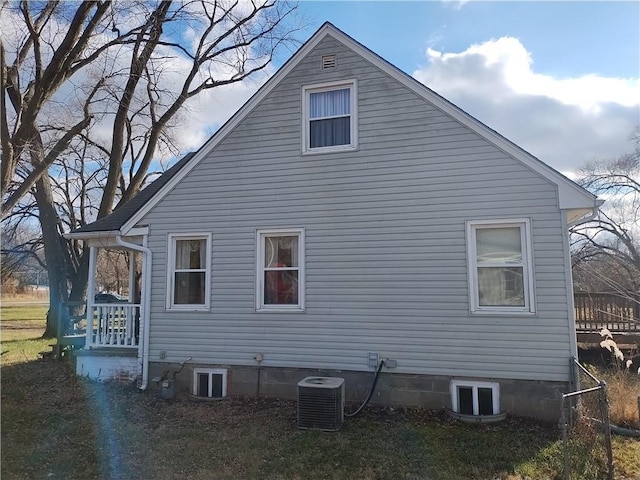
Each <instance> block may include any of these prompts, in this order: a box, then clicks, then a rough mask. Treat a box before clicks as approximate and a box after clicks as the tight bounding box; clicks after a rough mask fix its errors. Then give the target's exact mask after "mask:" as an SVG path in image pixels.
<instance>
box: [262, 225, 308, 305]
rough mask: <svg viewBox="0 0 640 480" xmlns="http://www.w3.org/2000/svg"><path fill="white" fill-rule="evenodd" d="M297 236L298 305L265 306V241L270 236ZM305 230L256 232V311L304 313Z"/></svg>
mask: <svg viewBox="0 0 640 480" xmlns="http://www.w3.org/2000/svg"><path fill="white" fill-rule="evenodd" d="M274 235H296V236H297V237H298V304H297V305H265V303H264V241H265V238H266V237H268V236H274ZM304 254H305V239H304V228H270V229H259V230H256V311H258V312H303V311H304V300H305V296H304V286H305V256H304Z"/></svg>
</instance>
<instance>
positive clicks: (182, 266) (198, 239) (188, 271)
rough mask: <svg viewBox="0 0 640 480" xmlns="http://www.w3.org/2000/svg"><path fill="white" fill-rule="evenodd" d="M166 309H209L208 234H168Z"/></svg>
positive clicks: (209, 243)
mask: <svg viewBox="0 0 640 480" xmlns="http://www.w3.org/2000/svg"><path fill="white" fill-rule="evenodd" d="M168 250H169V255H168V259H169V268H168V269H167V270H168V279H167V308H168V309H183V310H204V309H208V308H209V285H210V283H211V282H210V264H211V235H210V234H171V235H169V249H168Z"/></svg>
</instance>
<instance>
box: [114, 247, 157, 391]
mask: <svg viewBox="0 0 640 480" xmlns="http://www.w3.org/2000/svg"><path fill="white" fill-rule="evenodd" d="M142 242H143V245H136V244H135V243H129V242H125V241H124V240H123V239H122V235H116V243H117V244H118V245H120V246H122V247H125V248H129V249H131V250H136V251H138V252H142V253H143V254H144V257H143V258H142V265H143V273H142V285H141V290H142V298H141V303H142V304H143V305H144V308H143V310H142V311H143V313H144V315H142V342H141V343H140V344H139V345H138V356H139V357H140V353H142V355H141V356H142V382H141V384H140V390H146V389H147V385H148V383H149V316H150V315H149V314H150V309H151V284H150V282H151V250H150V249H149V248H148V247H147V237H146V236H144V237H143V241H142ZM147 283H149V286H148V287H147ZM140 350H142V351H141V352H140Z"/></svg>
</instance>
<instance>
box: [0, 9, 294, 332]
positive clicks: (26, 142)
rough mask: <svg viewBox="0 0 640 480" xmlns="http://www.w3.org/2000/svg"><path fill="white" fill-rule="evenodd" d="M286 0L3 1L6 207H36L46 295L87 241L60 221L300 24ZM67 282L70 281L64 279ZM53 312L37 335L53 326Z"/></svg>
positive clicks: (267, 57) (79, 273)
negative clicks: (192, 105)
mask: <svg viewBox="0 0 640 480" xmlns="http://www.w3.org/2000/svg"><path fill="white" fill-rule="evenodd" d="M294 10H295V5H293V4H290V3H288V2H286V1H284V0H282V1H281V0H249V1H240V0H182V1H177V2H176V1H170V0H161V1H152V2H149V1H143V0H137V1H130V2H124V1H122V2H109V1H106V0H103V1H85V2H81V3H76V2H59V1H55V0H51V1H47V2H37V3H36V2H27V1H20V2H6V3H5V4H3V7H2V14H3V19H4V20H3V26H8V25H14V26H15V28H13V29H11V28H9V30H10V31H9V34H7V35H3V40H2V43H1V44H0V67H1V71H0V87H1V88H2V97H1V98H2V103H1V105H0V114H1V116H2V118H1V119H0V121H1V123H2V130H1V133H2V172H1V176H0V180H1V181H0V191H1V193H2V217H3V218H4V219H5V220H6V219H13V220H12V221H14V220H15V217H16V215H18V217H19V218H20V219H21V220H22V221H24V219H25V218H26V217H25V216H23V215H22V214H21V212H26V211H28V212H31V213H33V212H37V218H38V221H39V224H40V228H41V231H42V242H43V245H44V254H45V261H46V265H47V268H48V271H49V281H50V291H51V304H52V305H51V306H52V307H53V308H51V309H50V312H51V313H52V314H53V312H55V311H57V308H55V307H57V305H58V304H59V303H61V302H65V301H66V300H67V299H71V300H80V299H81V298H82V297H83V296H84V294H85V290H86V278H87V270H88V251H87V250H85V249H84V248H83V245H82V244H79V243H78V242H73V241H67V240H65V239H64V238H63V234H64V233H65V232H67V231H69V230H70V229H73V228H77V227H79V226H81V225H83V224H85V223H86V222H88V221H92V220H94V219H95V218H101V217H103V216H105V215H107V214H109V213H110V212H111V211H112V210H113V208H114V207H115V206H117V205H118V204H119V203H124V202H126V201H128V200H130V199H131V198H132V197H133V196H135V195H136V194H137V192H138V191H139V190H140V189H141V188H142V186H143V185H144V183H145V181H146V179H147V176H148V174H149V168H150V166H151V164H152V162H153V161H154V159H157V157H158V153H159V152H160V153H164V154H172V155H174V156H177V155H178V154H180V153H181V152H180V147H179V146H178V145H177V144H176V142H175V139H174V138H173V137H172V131H173V127H174V126H175V124H176V122H177V121H178V120H179V115H180V112H181V111H182V110H183V109H184V108H185V105H186V103H187V102H188V101H189V100H190V99H192V98H194V97H196V96H198V95H201V94H202V93H203V92H205V91H207V90H211V89H214V88H217V87H221V86H224V85H229V84H232V83H237V82H242V81H243V80H245V79H247V78H248V77H251V76H252V75H254V74H256V73H257V72H260V71H262V70H264V69H265V68H266V67H267V66H268V65H269V64H270V63H271V61H272V59H273V57H274V55H275V54H276V53H277V52H278V51H279V50H280V49H281V48H282V47H286V46H288V45H289V44H290V43H291V42H292V41H293V40H294V35H295V32H296V31H297V30H298V29H299V24H298V23H296V22H297V19H296V18H295V17H293V16H292V13H293V12H294ZM69 291H70V293H69ZM55 325H56V321H55V319H54V318H52V315H49V317H48V322H47V331H46V332H45V335H53V334H55V327H54V326H55Z"/></svg>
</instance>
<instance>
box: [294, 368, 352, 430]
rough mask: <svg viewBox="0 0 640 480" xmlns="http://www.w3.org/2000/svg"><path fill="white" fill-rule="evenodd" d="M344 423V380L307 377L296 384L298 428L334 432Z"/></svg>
mask: <svg viewBox="0 0 640 480" xmlns="http://www.w3.org/2000/svg"><path fill="white" fill-rule="evenodd" d="M343 421H344V378H337V377H307V378H305V379H304V380H301V381H300V382H299V383H298V428H317V429H319V430H326V431H336V430H338V429H340V427H341V426H342V422H343Z"/></svg>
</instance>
